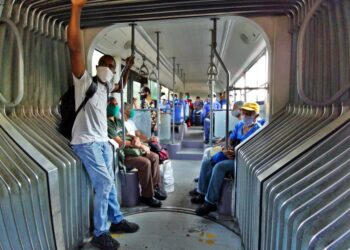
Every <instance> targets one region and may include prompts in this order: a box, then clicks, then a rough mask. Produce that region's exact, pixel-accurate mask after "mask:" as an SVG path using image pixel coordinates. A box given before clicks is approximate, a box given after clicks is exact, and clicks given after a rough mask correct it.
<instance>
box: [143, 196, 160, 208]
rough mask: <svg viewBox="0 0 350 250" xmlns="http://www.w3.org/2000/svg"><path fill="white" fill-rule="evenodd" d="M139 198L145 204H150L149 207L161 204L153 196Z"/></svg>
mask: <svg viewBox="0 0 350 250" xmlns="http://www.w3.org/2000/svg"><path fill="white" fill-rule="evenodd" d="M140 200H141V202H142V203H145V204H146V205H147V206H150V207H161V206H162V203H161V202H160V201H159V200H157V199H155V198H153V197H152V198H146V197H141V198H140Z"/></svg>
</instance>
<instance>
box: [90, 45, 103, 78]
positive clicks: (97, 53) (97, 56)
mask: <svg viewBox="0 0 350 250" xmlns="http://www.w3.org/2000/svg"><path fill="white" fill-rule="evenodd" d="M103 55H104V54H103V53H101V52H100V51H98V50H94V53H93V54H92V67H91V69H92V75H93V76H95V75H96V66H97V65H98V60H100V58H101V57H102V56H103Z"/></svg>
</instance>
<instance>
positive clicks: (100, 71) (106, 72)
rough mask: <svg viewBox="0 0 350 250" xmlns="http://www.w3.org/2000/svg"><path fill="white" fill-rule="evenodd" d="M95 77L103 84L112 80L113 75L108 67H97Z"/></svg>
mask: <svg viewBox="0 0 350 250" xmlns="http://www.w3.org/2000/svg"><path fill="white" fill-rule="evenodd" d="M97 76H98V78H99V79H100V80H101V81H102V82H103V83H106V82H110V81H111V80H112V79H113V76H114V74H113V72H112V70H110V69H109V68H108V67H103V66H98V67H97Z"/></svg>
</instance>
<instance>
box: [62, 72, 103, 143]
mask: <svg viewBox="0 0 350 250" xmlns="http://www.w3.org/2000/svg"><path fill="white" fill-rule="evenodd" d="M97 86H98V85H97V78H96V77H94V78H93V79H92V83H91V84H90V87H89V88H88V89H87V90H86V92H85V98H84V100H83V102H82V103H81V104H80V106H79V108H78V109H77V110H76V111H75V95H74V86H71V87H70V88H69V89H68V90H67V92H66V93H64V95H63V96H61V98H60V102H59V105H58V106H59V111H60V114H61V123H60V124H59V126H58V131H59V132H60V133H61V134H62V135H63V136H64V137H66V138H67V139H69V140H70V139H71V138H72V129H73V125H74V121H75V118H76V117H77V115H78V114H79V112H80V110H81V109H82V108H84V107H85V105H86V103H87V102H88V100H89V99H90V98H91V97H93V96H94V94H95V93H96V91H97ZM107 94H108V92H107Z"/></svg>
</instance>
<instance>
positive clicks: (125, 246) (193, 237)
mask: <svg viewBox="0 0 350 250" xmlns="http://www.w3.org/2000/svg"><path fill="white" fill-rule="evenodd" d="M200 163H201V161H199V160H172V166H173V171H174V178H175V191H174V192H173V193H169V194H168V198H167V200H165V201H163V202H162V203H163V206H162V208H160V209H152V208H149V207H146V206H144V205H142V204H140V205H139V206H136V207H133V208H122V211H123V213H124V215H125V217H126V219H127V220H130V221H132V222H135V223H137V224H139V225H140V230H139V231H138V232H136V233H133V234H113V235H112V236H113V237H114V238H115V239H117V240H118V241H119V243H120V245H121V247H120V249H121V250H141V249H149V250H175V249H176V250H187V249H190V250H196V249H201V250H205V249H215V250H228V249H230V250H236V249H237V250H239V249H243V247H242V244H241V239H240V236H239V233H238V232H239V229H238V226H237V223H236V222H235V221H234V220H233V219H232V217H227V216H226V217H225V216H220V215H219V214H218V213H216V212H214V213H210V214H209V216H207V217H199V216H196V215H195V213H194V210H195V209H196V208H197V205H194V204H192V203H191V201H190V196H189V195H188V192H189V191H190V190H192V189H193V188H195V186H196V183H194V181H193V179H194V178H196V177H197V176H198V174H199V170H200ZM83 249H84V250H92V249H95V248H93V247H92V246H91V245H90V244H85V246H84V247H83Z"/></svg>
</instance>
